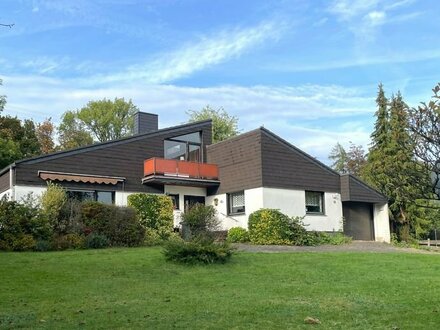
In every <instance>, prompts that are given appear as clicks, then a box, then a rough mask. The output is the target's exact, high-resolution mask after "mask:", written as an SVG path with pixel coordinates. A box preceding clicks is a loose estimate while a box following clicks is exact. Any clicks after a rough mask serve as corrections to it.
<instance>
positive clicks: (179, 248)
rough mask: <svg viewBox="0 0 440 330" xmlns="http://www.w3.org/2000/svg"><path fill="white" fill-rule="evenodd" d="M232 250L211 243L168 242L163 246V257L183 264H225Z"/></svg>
mask: <svg viewBox="0 0 440 330" xmlns="http://www.w3.org/2000/svg"><path fill="white" fill-rule="evenodd" d="M232 253H233V249H232V248H231V247H230V246H229V245H228V244H226V243H212V242H211V241H203V240H195V241H190V242H186V241H178V240H170V241H169V242H167V243H166V244H165V248H164V255H165V258H166V259H167V260H168V261H175V262H179V263H184V264H214V263H225V262H227V261H228V260H229V259H230V258H231V256H232Z"/></svg>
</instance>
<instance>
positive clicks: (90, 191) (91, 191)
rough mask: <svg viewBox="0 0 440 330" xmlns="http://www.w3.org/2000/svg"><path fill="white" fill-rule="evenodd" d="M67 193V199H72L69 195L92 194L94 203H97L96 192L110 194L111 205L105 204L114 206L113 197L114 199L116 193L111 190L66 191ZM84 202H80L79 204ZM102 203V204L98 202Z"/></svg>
mask: <svg viewBox="0 0 440 330" xmlns="http://www.w3.org/2000/svg"><path fill="white" fill-rule="evenodd" d="M66 192H67V197H68V198H72V197H71V196H69V193H71V192H72V193H92V194H93V200H92V201H94V202H98V192H109V193H111V194H112V203H111V204H107V203H104V204H107V205H115V197H116V192H115V191H113V190H87V189H66ZM82 201H84V200H81V202H82ZM100 203H102V202H100Z"/></svg>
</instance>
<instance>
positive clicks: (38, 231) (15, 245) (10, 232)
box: [0, 199, 51, 251]
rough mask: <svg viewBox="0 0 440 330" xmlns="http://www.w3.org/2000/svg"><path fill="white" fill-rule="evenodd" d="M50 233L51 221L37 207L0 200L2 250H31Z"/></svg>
mask: <svg viewBox="0 0 440 330" xmlns="http://www.w3.org/2000/svg"><path fill="white" fill-rule="evenodd" d="M50 235H51V228H50V226H49V223H48V222H47V220H46V218H45V217H44V216H41V214H40V213H39V210H38V209H37V208H35V207H32V206H30V205H23V204H20V203H18V202H12V201H6V200H3V199H2V200H0V250H11V251H26V250H30V249H33V248H34V247H35V244H36V241H37V240H39V239H48V238H49V237H50Z"/></svg>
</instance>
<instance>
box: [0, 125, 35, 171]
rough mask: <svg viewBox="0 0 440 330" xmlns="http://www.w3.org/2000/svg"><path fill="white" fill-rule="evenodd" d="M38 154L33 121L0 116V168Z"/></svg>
mask: <svg viewBox="0 0 440 330" xmlns="http://www.w3.org/2000/svg"><path fill="white" fill-rule="evenodd" d="M38 154H40V145H39V142H38V139H37V136H36V134H35V125H34V123H33V121H32V120H24V121H21V120H19V119H18V118H17V117H11V116H0V167H1V168H3V167H6V166H7V165H9V164H11V163H13V162H14V161H16V160H18V159H21V158H29V157H32V156H35V155H38Z"/></svg>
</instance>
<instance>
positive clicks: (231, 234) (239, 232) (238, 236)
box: [226, 227, 249, 243]
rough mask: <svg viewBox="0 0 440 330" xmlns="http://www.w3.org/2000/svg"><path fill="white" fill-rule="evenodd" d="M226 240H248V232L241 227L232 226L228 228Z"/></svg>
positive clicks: (243, 241)
mask: <svg viewBox="0 0 440 330" xmlns="http://www.w3.org/2000/svg"><path fill="white" fill-rule="evenodd" d="M226 239H227V241H228V242H231V243H245V242H249V233H248V231H247V230H246V229H244V228H241V227H233V228H231V229H229V230H228V236H227V238H226Z"/></svg>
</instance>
